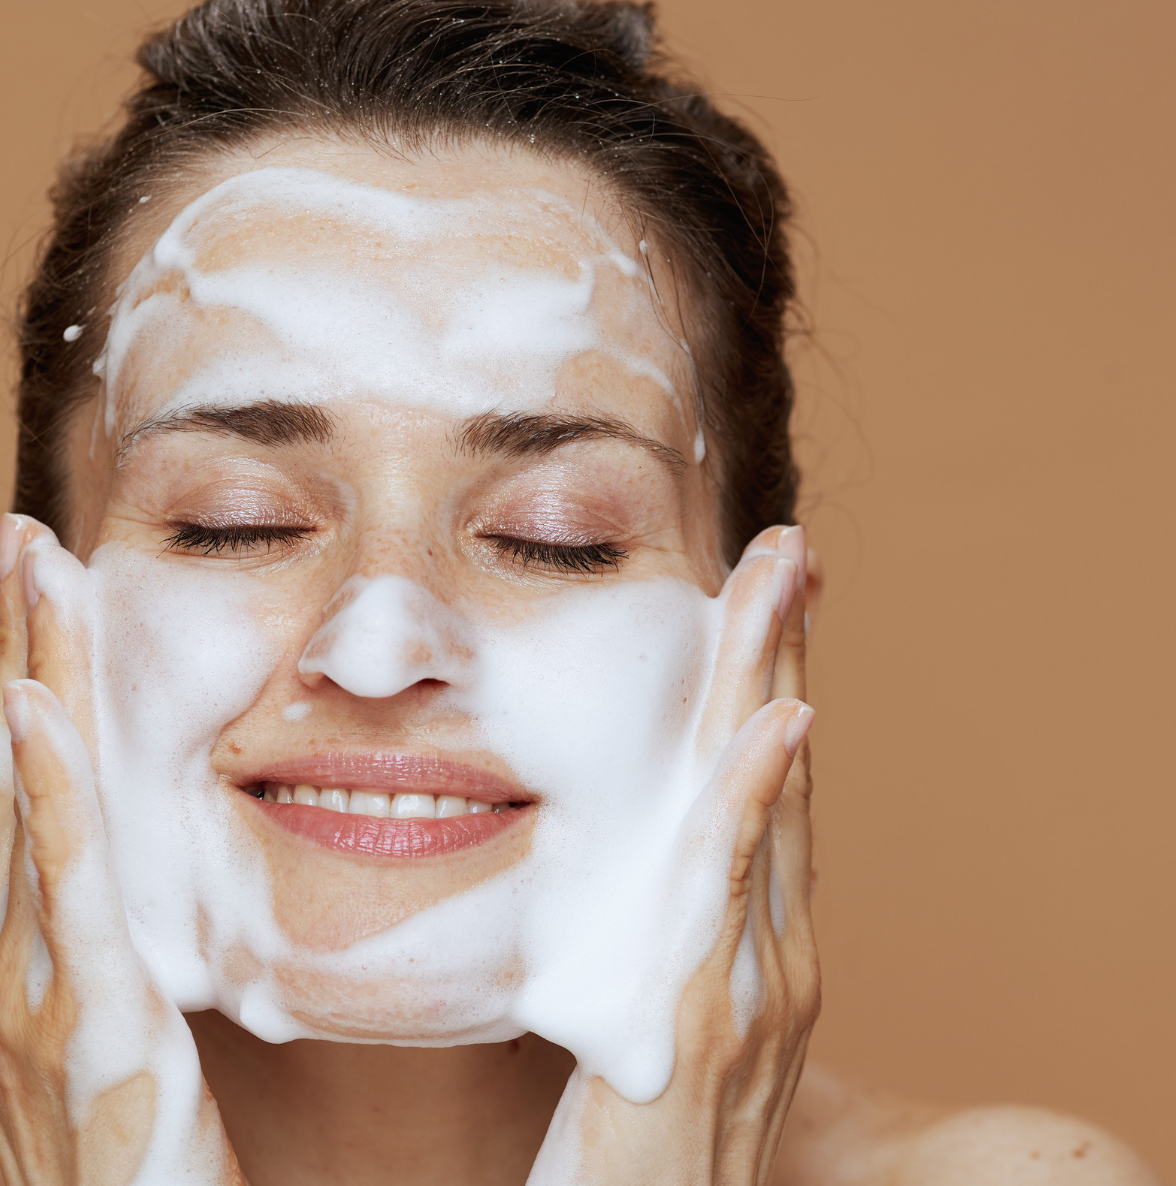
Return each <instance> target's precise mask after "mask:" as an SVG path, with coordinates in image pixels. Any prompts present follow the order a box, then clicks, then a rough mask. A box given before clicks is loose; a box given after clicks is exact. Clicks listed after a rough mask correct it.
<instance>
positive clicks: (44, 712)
mask: <svg viewBox="0 0 1176 1186" xmlns="http://www.w3.org/2000/svg"><path fill="white" fill-rule="evenodd" d="M4 715H5V718H6V719H7V721H8V728H9V732H10V733H11V735H12V755H13V765H14V768H15V773H16V794H17V802H18V804H19V807H20V814H21V821H22V825H23V828H24V833H25V838H26V839H25V842H26V844H27V845H28V849H29V858H30V864H31V875H32V879H33V881H34V889H35V890H36V891H37V896H38V921H39V923H40V928H41V932H42V934H43V935H44V938H45V943H46V946H47V947H48V949H49V954H50V956H51V957H52V959H53V964H54V967H55V968H58V967H64V968H66V969H68V970H69V972H70V975H71V977H72V979H73V980H74V981H75V982H76V983H84V984H87V985H88V986H89V987H90V988H92V989H95V990H97V989H98V988H99V987H100V986H102V985H107V984H109V988H110V991H111V992H112V993H115V992H120V991H121V992H124V993H125V991H126V987H127V985H128V984H130V983H133V982H134V981H135V980H137V979H139V978H140V977H141V974H142V969H141V966H140V965H139V964H138V961H137V958H136V957H135V956H134V954H133V951H132V949H131V946H130V935H129V932H128V929H127V922H126V914H125V911H124V909H123V905H122V895H121V894H120V892H119V889H118V884H117V882H116V880H115V877H114V872H113V869H112V866H111V861H110V853H109V849H108V846H107V843H106V834H105V831H104V829H103V825H102V814H101V811H100V810H99V806H98V796H97V792H96V790H95V786H94V775H93V772H92V769H91V766H90V757H89V754H88V753H87V752H86V747H85V745H84V743H83V742H82V738H81V736H80V735H79V733H78V731H77V729H75V728H74V725H73V722H72V721H71V720H70V719H69V716H68V715H67V714H66V712H65V709H64V708H63V707H62V706H61V703H60V702H59V701H58V699H57V697H55V696H54V695H53V693H52V692H50V691H49V689H48V688H46V687H45V686H44V685H42V684H39V683H37V682H35V681H34V680H14V681H13V682H11V683H9V684H6V685H5V687H4ZM120 985H121V986H122V987H121V988H119V986H120Z"/></svg>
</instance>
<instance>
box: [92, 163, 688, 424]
mask: <svg viewBox="0 0 1176 1186" xmlns="http://www.w3.org/2000/svg"><path fill="white" fill-rule="evenodd" d="M513 201H514V203H515V205H513V206H512V205H511V203H510V202H507V201H504V200H501V199H497V200H495V199H491V198H488V197H487V196H485V195H477V196H474V197H471V198H466V199H422V198H410V197H407V196H405V195H403V194H397V193H393V192H390V191H388V190H384V189H380V188H377V187H374V186H367V185H360V184H356V183H354V182H347V181H342V180H340V179H338V178H334V177H329V176H326V175H324V174H320V173H316V172H314V171H311V170H306V169H262V170H258V171H256V172H252V173H246V174H242V175H240V176H238V177H234V178H231V179H230V180H228V181H226V182H224V183H222V184H221V185H219V186H217V187H215V188H214V189H212V190H210V191H209V192H208V193H206V194H204V195H202V196H201V197H200V198H198V199H197V200H196V201H194V202H193V203H191V205H189V206H188V207H187V208H186V209H185V210H183V211H182V212H181V213H180V214H179V215H178V216H177V218H176V219H175V221H174V222H173V223H172V225H171V226H170V227H169V228H168V230H167V231H166V232H165V233H164V235H163V236H162V237H161V238H160V239H159V241H158V242H157V243H156V244H155V246H154V248H153V249H152V250H151V251H150V252H148V253H147V254H146V255H145V256H144V257H143V259H142V260H141V261H140V262H139V264H138V265H137V266H136V267H135V269H134V271H133V272H132V273H131V276H130V277H129V279H128V280H127V282H126V283H125V284H124V285H123V286H122V288H121V290H120V293H119V299H118V301H117V302H116V304H115V305H114V307H113V309H112V310H111V312H112V321H111V327H110V333H109V336H108V339H107V344H106V349H105V350H104V352H103V354H102V356H101V357H100V358H99V360H98V362H97V363H96V365H95V370H96V372H97V373H98V374H99V375H101V376H103V377H104V380H105V389H106V399H105V404H104V408H105V410H104V426H105V429H106V432H107V434H113V433H114V432H115V430H116V427H117V425H118V421H119V413H120V400H124V399H125V398H126V392H125V391H124V388H126V387H127V386H128V384H129V382H130V379H129V378H128V377H127V376H129V375H130V373H131V371H130V370H129V369H128V359H129V356H130V355H131V353H132V351H133V349H134V347H135V346H136V343H137V342H138V341H139V340H140V338H142V337H143V336H144V335H148V336H149V337H150V340H151V342H152V345H153V348H154V349H155V351H156V352H157V353H158V352H159V350H160V348H161V347H162V348H163V349H164V351H165V352H166V351H168V350H170V351H173V352H181V351H182V350H183V347H184V342H185V334H186V333H187V332H188V331H189V330H190V329H191V325H192V318H193V314H194V313H195V312H199V311H215V310H233V311H235V313H237V314H240V315H244V316H243V318H239V319H238V320H239V321H240V324H239V325H238V334H237V338H236V344H235V345H228V346H227V347H226V346H224V345H223V344H222V345H221V346H220V347H218V350H217V352H216V355H215V356H214V357H211V358H208V359H207V360H204V361H203V362H202V365H201V366H200V367H199V368H198V369H195V370H190V371H189V373H188V374H187V376H186V378H185V380H184V381H183V382H181V385H180V387H179V389H178V390H173V391H172V393H171V395H170V396H169V398H168V400H167V402H166V403H165V405H164V406H163V407H162V408H156V409H153V411H156V412H158V413H160V414H164V415H166V414H167V413H169V412H172V411H175V410H177V409H178V408H180V407H183V406H186V405H190V404H193V403H201V404H207V403H214V404H215V403H223V402H238V401H240V399H241V398H242V395H243V393H249V395H250V396H251V398H255V399H256V398H263V397H264V398H268V399H289V400H299V399H305V398H306V395H307V392H308V391H313V392H314V393H315V398H316V399H331V398H337V397H339V396H346V395H350V394H354V393H356V392H362V393H363V394H364V395H365V396H367V397H375V398H384V399H388V400H393V401H395V402H396V403H397V404H399V405H401V406H408V407H427V408H429V409H431V410H435V411H439V412H444V413H447V414H450V415H453V416H470V415H474V414H477V413H480V412H486V411H489V410H491V409H493V408H496V407H498V406H499V405H500V404H502V403H503V402H504V400H505V401H509V404H510V406H511V409H512V410H529V409H530V410H533V409H536V408H539V407H541V406H543V405H544V404H546V403H547V402H549V401H550V400H551V399H552V398H553V396H554V395H555V388H556V380H557V377H558V375H559V372H560V369H561V367H563V365H564V364H565V363H567V362H568V361H569V360H571V359H573V358H576V357H578V356H580V355H583V354H585V353H588V352H591V351H597V352H600V353H602V354H605V355H607V356H610V357H612V358H613V359H614V360H615V361H617V362H619V363H620V364H621V365H622V366H624V367H625V368H626V369H628V370H629V371H631V372H632V373H633V374H635V375H640V376H643V377H646V378H648V379H651V380H652V381H653V382H655V383H656V384H658V385H659V386H660V387H662V389H663V390H664V391H665V392H666V394H667V395H668V396H669V397H670V398H672V399H674V400H675V401H677V394H676V392H675V390H674V386H673V383H672V381H671V379H670V378H669V376H668V375H667V374H666V373H665V372H664V371H663V370H662V369H661V368H660V367H658V366H657V365H656V364H654V363H653V362H652V361H651V360H650V359H649V358H648V357H646V356H645V355H644V354H643V353H642V352H641V351H640V350H637V349H628V348H626V347H624V346H623V345H621V344H619V343H618V342H617V341H616V340H615V336H616V335H615V334H613V335H609V334H604V333H602V332H601V326H600V323H599V320H598V312H597V311H596V310H595V309H594V308H593V297H594V293H595V292H596V289H597V285H598V280H599V279H600V278H601V276H602V275H603V274H604V273H607V272H609V270H611V271H612V272H614V273H616V274H617V275H619V276H621V277H624V291H625V292H627V293H628V294H629V295H628V299H629V300H631V301H634V302H636V301H638V300H640V301H649V300H650V299H651V297H653V296H654V294H653V293H652V289H651V288H650V286H649V285H648V284H647V283H646V282H645V279H644V273H642V272H641V271H640V269H638V267H637V264H636V263H635V262H634V261H633V260H631V259H630V258H629V257H628V256H626V255H625V254H624V252H623V251H621V250H620V249H619V248H618V247H617V246H616V244H615V243H613V242H612V240H611V239H609V238H608V236H607V235H606V234H605V232H604V231H603V229H602V228H600V227H599V226H598V225H594V224H593V223H592V220H591V219H590V218H588V219H586V218H585V217H584V216H583V215H582V213H581V212H580V211H579V210H577V211H572V210H571V209H570V208H567V205H566V203H564V202H562V200H560V199H558V198H555V197H553V196H552V195H549V194H532V195H530V198H529V200H528V198H527V195H525V194H524V195H523V197H522V198H521V199H520V198H519V197H518V195H515V197H514V199H513ZM309 214H317V215H320V216H321V217H322V218H323V219H324V220H329V221H330V222H331V224H332V225H334V226H335V227H336V229H337V230H338V231H340V232H341V233H342V232H346V234H347V235H348V236H350V239H349V240H348V247H349V250H346V251H342V250H340V251H337V252H336V253H334V254H322V253H316V252H315V251H314V250H313V249H308V250H307V251H306V252H305V253H304V255H302V256H296V257H295V258H291V257H290V256H291V253H289V252H287V253H286V254H284V255H283V256H281V257H280V258H275V259H267V260H264V261H260V262H258V261H255V262H253V263H243V264H241V265H239V266H235V267H227V268H226V267H213V266H212V265H211V264H210V253H211V258H212V259H216V258H218V254H217V252H216V251H213V250H212V247H213V245H214V244H215V243H216V237H217V235H218V234H219V235H221V236H231V235H233V234H234V233H236V232H237V231H239V230H240V228H241V227H242V226H248V225H249V221H250V220H254V221H259V222H263V223H269V222H275V221H280V220H281V219H282V218H289V217H291V216H294V215H297V216H300V217H303V218H305V217H306V216H307V215H309ZM526 215H529V216H530V217H531V218H532V220H535V219H538V226H536V225H532V224H530V223H520V221H519V220H520V219H521V218H523V217H524V216H526ZM573 216H574V221H573ZM586 223H587V224H588V225H589V230H590V231H591V232H592V233H591V235H590V236H589V239H588V241H589V242H591V243H594V244H595V246H594V247H592V248H590V249H586V254H584V256H583V257H582V258H581V259H580V260H579V261H578V264H577V265H576V274H575V275H567V274H564V273H563V272H561V271H560V270H558V269H555V268H541V267H531V266H528V267H520V266H517V265H515V264H511V263H507V262H503V261H500V260H495V259H494V258H490V257H487V256H486V253H485V250H484V248H483V246H482V241H483V240H488V239H493V238H498V239H501V238H502V237H503V236H504V235H511V234H513V235H515V236H517V237H523V238H528V237H533V236H536V235H539V234H541V233H549V234H552V235H558V234H559V232H560V230H561V229H562V230H563V233H564V235H565V236H566V233H567V227H568V226H569V225H572V226H575V225H581V226H583V225H585V224H586ZM351 240H354V241H353V242H352V241H351ZM373 243H378V244H379V245H380V251H382V252H384V254H383V255H381V254H380V253H379V252H378V251H377V250H376V248H374V247H373V246H372V244H373ZM389 244H390V245H391V246H390V248H389V247H387V245H389ZM438 248H440V249H438ZM387 250H392V251H393V252H394V254H393V255H392V256H391V257H389V256H388V255H387V254H386V251H387ZM365 253H366V255H367V256H369V257H374V258H375V262H374V263H373V262H372V258H366V259H365V258H364V257H365ZM610 292H611V290H610ZM249 326H252V329H251V330H248V327H249ZM231 340H232V339H230V341H231ZM357 343H362V344H363V348H362V349H356V344H357ZM679 407H680V405H679ZM122 411H123V412H124V413H125V412H126V411H127V409H122ZM125 427H126V426H125V425H124V428H125Z"/></svg>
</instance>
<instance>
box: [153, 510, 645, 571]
mask: <svg viewBox="0 0 1176 1186" xmlns="http://www.w3.org/2000/svg"><path fill="white" fill-rule="evenodd" d="M309 535H310V530H309V529H308V528H305V527H277V526H270V527H263V526H260V525H258V524H247V525H242V526H236V525H234V526H230V527H212V526H209V525H207V524H204V523H181V524H179V525H178V526H177V528H176V531H175V532H174V533H173V534H172V535H169V536H168V537H167V539H165V540H164V541H163V546H164V547H165V548H167V549H168V550H170V551H191V552H198V553H200V554H201V555H204V556H213V555H220V554H221V553H222V552H225V551H229V552H243V551H252V550H253V549H255V548H257V547H259V546H260V545H261V544H265V550H266V551H267V552H269V551H270V550H271V549H272V548H273V546H274V545H275V544H292V543H297V542H298V541H299V540H303V539H306V538H307V537H308V536H309ZM493 542H494V546H495V548H497V549H498V552H499V553H500V554H501V555H504V556H508V557H509V558H510V559H511V560H515V561H521V562H522V565H523V567H524V568H527V567H528V566H529V565H532V564H536V565H540V566H542V567H544V568H552V569H556V570H557V571H559V572H565V573H569V574H578V575H582V576H599V575H601V574H602V573H603V572H604V570H605V569H608V568H611V569H613V570H614V571H615V570H617V569H619V568H620V566H621V561H622V560H624V559H625V558H626V557H627V556H628V552H626V551H625V550H624V549H623V548H618V547H616V546H615V545H613V544H608V543H600V544H582V545H579V546H573V545H570V544H552V543H547V542H545V541H543V540H531V539H519V538H517V537H515V536H505V535H501V536H495V537H493Z"/></svg>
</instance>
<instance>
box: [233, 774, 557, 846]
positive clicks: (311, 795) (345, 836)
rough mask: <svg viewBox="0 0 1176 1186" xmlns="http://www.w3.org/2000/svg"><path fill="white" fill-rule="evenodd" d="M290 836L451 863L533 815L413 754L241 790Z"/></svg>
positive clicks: (523, 803) (502, 786)
mask: <svg viewBox="0 0 1176 1186" xmlns="http://www.w3.org/2000/svg"><path fill="white" fill-rule="evenodd" d="M238 785H239V786H240V789H241V790H242V791H244V792H246V793H247V794H248V795H249V796H250V798H251V799H252V800H253V801H254V802H255V803H256V804H257V805H258V809H259V810H260V811H262V812H263V813H264V818H265V819H266V820H267V821H268V822H269V823H272V824H273V825H275V826H276V827H279V828H281V829H283V830H284V831H286V832H290V833H293V834H295V835H297V836H301V837H303V838H304V839H306V840H309V841H311V842H312V843H314V844H317V845H320V846H322V847H326V848H332V849H335V850H336V851H340V852H347V853H354V854H356V855H363V856H375V857H392V858H419V857H429V856H444V855H447V854H449V853H454V852H458V851H460V850H462V849H467V848H471V847H473V846H474V845H480V844H484V843H486V842H487V841H489V840H491V839H493V838H494V837H496V836H498V835H500V834H501V833H502V832H504V831H506V830H507V829H508V828H510V827H512V826H514V825H515V824H517V823H519V822H521V820H522V819H523V818H525V817H529V816H531V815H532V814H533V806H534V800H533V797H532V796H531V795H529V794H527V793H526V792H525V791H523V790H522V788H521V787H519V786H517V785H515V784H513V783H511V782H508V781H507V780H506V779H503V778H500V777H498V776H497V775H494V774H490V773H489V772H487V771H485V770H480V769H477V768H476V767H472V766H467V765H464V764H461V763H456V762H451V761H447V760H445V759H440V758H432V757H424V756H420V755H411V754H337V755H328V756H325V757H318V758H310V759H307V760H305V761H299V762H296V763H284V764H280V765H276V766H273V767H269V768H267V769H266V770H264V771H263V772H261V773H260V774H259V775H256V776H254V777H252V778H250V779H249V780H248V781H246V782H244V783H238Z"/></svg>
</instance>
